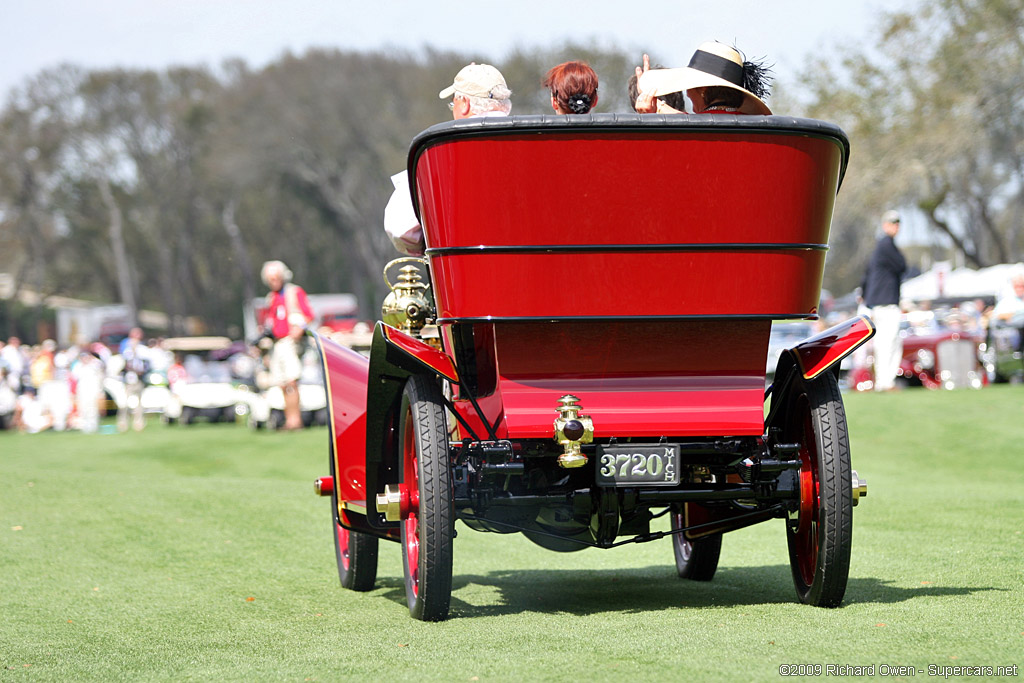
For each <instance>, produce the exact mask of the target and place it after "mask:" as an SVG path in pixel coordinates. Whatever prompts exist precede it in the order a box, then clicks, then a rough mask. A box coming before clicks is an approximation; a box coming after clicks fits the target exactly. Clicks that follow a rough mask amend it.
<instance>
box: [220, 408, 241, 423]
mask: <svg viewBox="0 0 1024 683" xmlns="http://www.w3.org/2000/svg"><path fill="white" fill-rule="evenodd" d="M236 418H237V414H236V413H235V407H234V406H227V407H226V408H224V409H222V410H221V411H220V419H222V420H224V421H225V422H235V421H236Z"/></svg>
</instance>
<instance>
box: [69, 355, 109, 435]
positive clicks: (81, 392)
mask: <svg viewBox="0 0 1024 683" xmlns="http://www.w3.org/2000/svg"><path fill="white" fill-rule="evenodd" d="M105 374H106V371H105V369H104V367H103V361H101V360H100V359H99V358H98V357H96V356H94V355H93V354H92V353H90V352H89V351H87V350H82V352H81V353H80V354H79V356H78V360H77V362H76V363H75V364H74V366H72V368H71V376H72V377H74V378H75V409H76V410H77V412H78V428H79V429H80V430H81V431H83V432H85V433H87V434H93V433H95V432H96V431H98V430H99V427H100V399H102V398H103V377H104V376H105Z"/></svg>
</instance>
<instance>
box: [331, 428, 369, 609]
mask: <svg viewBox="0 0 1024 683" xmlns="http://www.w3.org/2000/svg"><path fill="white" fill-rule="evenodd" d="M327 438H328V439H331V435H328V437H327ZM328 458H329V460H330V463H329V465H330V471H331V478H332V479H333V480H334V482H335V489H334V492H333V493H332V494H331V521H332V522H333V526H334V534H333V536H334V558H335V560H337V563H338V579H339V580H340V581H341V586H342V588H347V589H349V590H353V591H370V590H373V587H374V584H375V583H376V582H377V537H376V536H371V535H369V534H363V533H359V532H357V531H350V530H348V529H346V528H345V527H343V526H342V525H341V518H340V515H339V513H338V489H337V482H338V477H337V474H336V473H335V467H334V448H333V444H332V445H331V447H329V448H328Z"/></svg>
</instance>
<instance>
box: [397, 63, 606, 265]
mask: <svg viewBox="0 0 1024 683" xmlns="http://www.w3.org/2000/svg"><path fill="white" fill-rule="evenodd" d="M438 97H440V98H441V99H442V100H443V99H446V98H448V97H451V98H452V101H451V102H449V103H448V108H449V109H450V110H451V112H452V118H453V119H455V120H456V121H458V120H459V119H467V118H470V117H476V116H508V115H509V114H510V113H511V112H512V91H511V90H509V89H508V85H507V84H506V83H505V77H504V76H502V75H501V72H500V71H498V70H497V69H495V68H494V67H493V66H491V65H490V64H475V63H474V64H470V65H469V66H465V67H463V68H462V70H461V71H459V73H458V74H456V76H455V80H454V81H452V84H451V85H450V86H448V87H447V88H445V89H444V90H442V91H441V92H439V93H438ZM594 102H595V103H596V102H597V100H596V98H595V100H594ZM391 184H392V185H394V187H395V189H394V191H393V192H392V193H391V199H389V200H388V204H387V206H385V207H384V231H385V232H386V233H387V235H388V238H389V239H390V240H391V243H392V244H394V245H395V249H397V250H398V251H400V252H402V253H403V254H409V255H410V256H421V255H422V254H423V250H424V248H425V247H426V244H425V243H424V241H423V228H422V227H420V223H419V220H418V219H417V218H416V210H415V208H414V207H413V205H412V196H411V195H410V192H409V176H408V175H407V173H406V172H405V171H402V172H400V173H396V174H395V175H393V176H391Z"/></svg>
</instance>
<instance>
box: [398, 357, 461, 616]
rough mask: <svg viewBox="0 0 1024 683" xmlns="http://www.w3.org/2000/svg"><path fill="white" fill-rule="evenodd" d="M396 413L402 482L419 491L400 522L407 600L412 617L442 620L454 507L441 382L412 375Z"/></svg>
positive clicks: (447, 599) (447, 590)
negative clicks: (416, 499)
mask: <svg viewBox="0 0 1024 683" xmlns="http://www.w3.org/2000/svg"><path fill="white" fill-rule="evenodd" d="M398 415H399V431H398V449H399V456H400V459H401V472H400V477H401V482H402V483H403V484H406V485H408V486H415V487H416V489H417V491H418V492H419V504H418V505H417V506H416V507H415V508H413V509H410V510H409V512H408V514H407V515H406V517H405V518H404V519H403V520H402V525H401V526H402V565H403V567H404V572H405V595H406V601H407V602H408V604H409V612H410V614H412V616H413V618H415V619H420V620H423V621H441V620H443V619H446V618H447V617H448V608H449V605H450V603H451V596H452V539H453V538H454V536H455V533H454V532H455V513H454V509H453V507H452V483H451V471H450V468H449V464H448V428H447V425H448V423H447V420H446V419H445V412H444V405H443V403H442V398H441V389H440V387H439V386H438V385H437V383H436V382H435V381H434V380H433V379H431V378H428V377H423V376H417V375H413V376H412V377H410V378H409V379H408V381H407V382H406V385H405V390H404V391H403V392H402V406H401V410H400V412H399V414H398ZM410 498H411V496H410ZM410 507H411V506H410Z"/></svg>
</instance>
